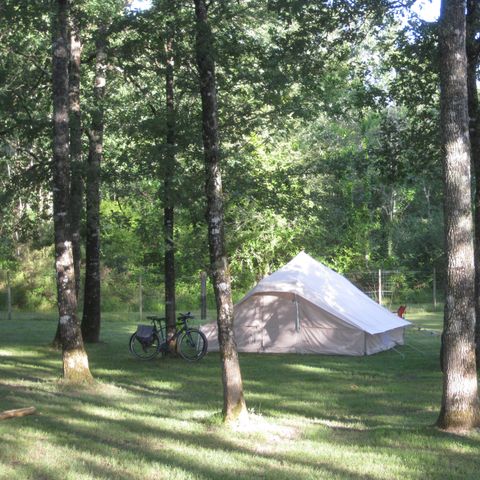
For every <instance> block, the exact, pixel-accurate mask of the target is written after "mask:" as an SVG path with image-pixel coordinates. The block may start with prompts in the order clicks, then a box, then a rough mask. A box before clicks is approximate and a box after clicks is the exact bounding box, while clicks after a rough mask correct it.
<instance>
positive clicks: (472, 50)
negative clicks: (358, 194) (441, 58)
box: [466, 0, 480, 370]
mask: <svg viewBox="0 0 480 480" xmlns="http://www.w3.org/2000/svg"><path fill="white" fill-rule="evenodd" d="M479 7H480V6H479V4H478V1H477V0H468V1H467V18H466V24H467V39H466V42H467V78H468V115H469V118H470V145H471V149H470V152H471V162H472V171H473V173H474V175H475V198H474V207H475V208H474V212H475V222H474V223H475V298H476V309H475V312H476V318H477V319H480V117H479V113H480V112H479V103H478V90H477V66H478V57H479V54H480V48H479V43H478V41H477V40H476V39H475V37H476V34H477V32H478V31H479V16H480V8H479ZM475 351H476V364H477V370H479V369H480V321H478V320H477V321H476V322H475Z"/></svg>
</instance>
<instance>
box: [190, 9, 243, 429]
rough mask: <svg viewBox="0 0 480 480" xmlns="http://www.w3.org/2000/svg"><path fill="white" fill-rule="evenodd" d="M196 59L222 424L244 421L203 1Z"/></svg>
mask: <svg viewBox="0 0 480 480" xmlns="http://www.w3.org/2000/svg"><path fill="white" fill-rule="evenodd" d="M195 13H196V19H197V22H196V25H197V33H196V35H197V38H196V56H197V65H198V72H199V77H200V92H201V97H202V127H203V145H204V152H205V173H206V195H207V220H208V243H209V249H210V268H211V275H212V283H213V288H214V292H215V301H216V304H217V323H218V340H219V345H220V358H221V361H222V380H223V415H224V420H225V421H226V422H231V421H235V420H238V419H241V418H246V417H247V409H246V405H245V399H244V396H243V384H242V375H241V372H240V364H239V360H238V353H237V346H236V344H235V338H234V333H233V303H232V292H231V283H230V272H229V266H228V259H227V254H226V251H225V234H224V221H223V192H222V175H221V171H220V164H219V163H220V158H219V153H220V143H219V138H218V118H217V116H218V113H217V95H216V87H215V64H214V60H213V56H212V52H213V37H212V31H211V28H210V25H209V23H208V15H207V6H206V3H205V0H195Z"/></svg>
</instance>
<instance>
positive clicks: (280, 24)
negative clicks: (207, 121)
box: [0, 0, 443, 310]
mask: <svg viewBox="0 0 480 480" xmlns="http://www.w3.org/2000/svg"><path fill="white" fill-rule="evenodd" d="M24 3H25V4H24V5H23V3H22V5H23V7H24V8H23V9H19V5H18V2H12V1H10V0H8V1H6V2H4V3H3V4H2V13H3V14H4V15H3V17H1V18H0V23H1V25H3V26H4V28H3V29H2V31H4V32H5V33H4V35H3V36H2V44H1V45H0V51H1V53H2V55H1V56H0V79H1V80H2V81H1V82H0V134H1V135H0V184H1V187H2V188H1V190H2V193H1V194H0V215H1V220H2V222H1V226H0V234H1V242H0V267H1V268H3V269H5V268H7V267H8V268H14V267H15V266H17V267H18V269H19V270H22V269H23V266H24V263H25V262H27V263H28V261H27V260H26V258H27V252H31V256H32V257H34V256H35V251H37V250H38V252H43V251H45V250H43V249H44V248H45V247H46V246H49V245H50V244H51V242H52V240H53V235H52V232H51V226H49V225H50V222H51V218H50V216H51V195H50V194H49V191H50V183H49V181H50V167H49V163H48V161H49V158H50V153H49V152H50V148H51V146H50V143H49V136H50V96H49V95H46V94H45V92H46V91H48V90H49V88H50V87H49V81H50V73H49V69H50V65H49V58H50V54H51V52H50V42H51V38H50V34H49V22H50V19H49V4H48V2H46V3H45V2H37V3H35V2H33V3H32V2H24ZM34 3H35V5H34ZM394 3H395V2H387V1H385V2H383V1H382V2H370V1H368V2H329V3H328V2H327V3H325V2H324V3H318V2H317V3H315V2H310V3H309V2H304V1H297V0H288V1H287V0H278V1H277V0H275V1H271V2H260V1H256V0H255V1H248V2H245V1H243V0H242V1H240V2H211V6H210V10H209V15H210V17H211V19H212V25H213V26H214V31H213V34H214V37H215V52H214V53H215V60H216V67H217V72H216V73H217V80H218V98H219V111H220V115H219V125H220V133H221V142H222V169H223V174H224V191H225V205H226V222H227V225H226V232H227V241H228V252H229V256H230V259H231V273H232V277H233V281H234V283H233V285H234V289H235V291H234V295H235V297H236V298H237V299H238V298H239V297H241V296H242V294H243V293H244V292H245V291H246V290H248V289H249V288H250V287H251V286H252V285H253V284H254V283H255V282H256V281H257V280H258V279H259V278H261V277H263V276H264V275H266V274H267V273H269V272H271V271H273V270H275V269H276V268H278V267H279V266H281V265H283V264H284V263H285V262H287V261H288V260H289V259H290V258H291V257H292V256H293V255H295V254H296V253H298V252H299V251H300V250H302V249H305V250H306V251H307V252H308V253H310V254H312V255H313V256H315V257H317V258H319V259H321V260H323V261H325V262H327V263H328V264H329V265H331V266H332V267H333V268H335V269H337V270H338V271H340V272H343V273H348V272H351V271H358V270H371V269H376V268H391V269H398V268H403V269H404V270H428V271H431V269H432V267H433V266H436V268H437V270H438V271H439V272H440V271H441V270H442V269H443V260H442V255H443V240H442V238H443V233H442V209H441V201H442V198H441V196H442V188H441V172H440V167H439V164H440V162H439V148H438V138H437V133H436V132H437V131H438V115H437V111H436V110H437V107H436V99H437V96H438V92H437V83H438V82H437V73H436V58H435V55H433V54H432V52H433V51H435V35H436V33H435V27H434V26H428V25H425V24H423V23H418V22H417V23H415V22H414V23H411V24H409V25H407V26H406V27H404V26H402V25H401V24H400V23H399V22H398V21H397V19H396V18H395V15H394V14H393V13H394V7H395V5H394ZM123 7H124V2H120V1H118V0H109V1H108V2H98V1H96V0H95V1H94V0H83V1H81V2H76V3H75V5H74V6H73V13H74V15H75V18H76V19H77V20H78V21H79V22H80V26H81V32H82V40H83V43H84V49H83V62H82V89H81V92H82V112H83V121H84V125H89V123H90V120H89V118H88V117H89V112H90V111H91V108H92V93H91V91H92V88H91V86H92V81H93V63H92V62H91V58H92V53H93V52H94V35H95V32H96V30H97V28H98V25H99V23H103V22H105V23H106V24H108V27H109V28H108V34H109V47H108V54H109V59H110V68H109V71H108V80H107V97H106V99H105V111H106V117H105V124H106V130H105V141H104V161H103V165H102V169H103V170H102V202H103V206H102V220H101V221H102V228H101V230H102V241H101V245H102V262H103V277H102V280H103V292H104V294H103V295H102V297H103V300H102V302H103V308H104V309H107V310H118V309H125V310H127V309H128V310H136V309H137V308H138V279H139V276H140V274H141V275H142V276H143V277H144V280H143V281H144V284H145V288H147V289H150V290H151V291H152V292H154V293H152V294H151V295H150V294H147V295H146V297H145V302H147V303H146V305H147V307H148V308H152V309H154V310H157V309H161V303H162V298H163V274H162V272H163V254H164V251H163V226H162V225H163V218H162V208H163V198H164V192H163V179H164V177H165V175H169V174H170V172H168V171H166V168H165V161H164V160H165V153H166V148H167V147H166V145H165V133H166V127H165V119H166V107H165V98H164V80H163V79H164V74H165V58H164V57H165V53H164V43H165V38H166V31H167V29H168V28H174V30H175V32H176V36H175V38H176V41H175V45H174V49H175V103H176V129H177V147H176V162H177V164H176V174H175V178H174V179H173V185H174V189H175V243H176V247H175V248H176V267H177V283H178V285H177V292H178V295H179V302H180V304H182V305H188V304H194V303H195V304H196V303H197V301H198V278H199V273H200V271H205V270H207V269H208V264H209V258H208V248H207V240H206V227H205V221H204V212H205V200H204V172H203V155H202V138H201V128H200V115H199V113H200V107H201V105H200V99H199V95H198V89H199V87H198V80H197V77H196V72H195V67H194V66H195V58H194V48H193V47H194V30H195V29H194V15H193V12H192V9H191V7H188V6H186V5H183V4H176V7H177V8H176V9H175V10H174V11H173V10H171V8H170V7H171V2H169V1H163V0H158V1H155V2H153V8H151V9H150V10H148V11H144V12H136V13H134V12H129V11H128V10H125V9H124V8H123ZM392 9H393V10H392ZM13 18H16V19H17V18H18V21H16V28H15V29H10V28H8V25H9V22H11V21H12V19H13ZM167 22H168V25H167ZM84 141H85V142H86V137H85V138H84ZM19 252H20V255H18V253H19ZM50 269H51V265H48V264H47V263H42V262H40V261H38V265H37V266H36V267H35V268H34V270H35V272H36V273H34V274H32V276H33V277H35V278H38V279H37V280H36V281H35V282H36V284H35V285H33V284H32V285H30V284H29V285H28V288H27V287H26V286H24V287H22V286H21V285H20V284H18V285H17V286H16V287H17V291H18V289H20V290H22V289H23V293H21V294H20V293H19V297H18V302H19V303H18V304H19V305H20V306H22V307H24V308H33V307H34V306H37V305H38V306H39V307H38V308H46V305H48V304H52V305H53V303H52V302H51V301H50V300H49V295H50V294H48V295H47V294H42V293H40V290H41V289H42V288H45V290H46V291H47V290H48V287H47V284H46V282H45V281H43V280H41V278H43V277H44V276H45V275H46V272H50ZM407 283H408V282H407ZM119 285H121V286H122V287H124V288H118V286H119ZM402 285H403V286H402V289H404V291H405V295H407V294H408V295H410V294H412V295H414V294H413V293H412V292H410V291H409V288H411V286H410V285H407V284H403V283H402ZM42 286H43V287H42ZM425 291H426V290H425ZM28 292H29V293H28ZM35 292H36V293H35ZM44 297H45V298H47V300H46V302H47V303H46V304H44V303H43V302H44V300H43V298H44ZM148 302H150V303H148ZM187 309H188V307H187Z"/></svg>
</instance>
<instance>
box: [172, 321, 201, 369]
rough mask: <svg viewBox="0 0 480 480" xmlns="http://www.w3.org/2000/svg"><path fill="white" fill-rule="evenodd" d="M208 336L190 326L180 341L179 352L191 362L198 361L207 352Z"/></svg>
mask: <svg viewBox="0 0 480 480" xmlns="http://www.w3.org/2000/svg"><path fill="white" fill-rule="evenodd" d="M207 348H208V342H207V337H206V336H205V335H204V334H203V333H202V332H201V331H200V330H197V329H196V328H189V329H188V330H186V331H185V332H184V333H183V334H182V335H181V337H180V340H179V341H178V346H177V351H178V353H179V354H180V355H181V356H182V357H183V358H184V359H185V360H188V361H189V362H196V361H197V360H200V359H201V358H203V356H204V355H205V354H206V353H207Z"/></svg>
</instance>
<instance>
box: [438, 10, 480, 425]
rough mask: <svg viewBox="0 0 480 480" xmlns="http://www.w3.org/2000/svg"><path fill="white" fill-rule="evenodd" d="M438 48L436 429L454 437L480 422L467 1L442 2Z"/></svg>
mask: <svg viewBox="0 0 480 480" xmlns="http://www.w3.org/2000/svg"><path fill="white" fill-rule="evenodd" d="M439 46H440V86H441V95H440V105H441V112H440V115H441V122H440V123H441V133H442V153H443V167H444V215H445V251H446V255H447V285H446V302H445V317H444V329H443V342H442V344H443V347H442V350H443V351H442V354H443V355H442V358H443V396H442V406H441V410H440V415H439V418H438V421H437V425H438V426H439V427H440V428H443V429H446V430H452V431H455V430H469V429H471V428H473V427H475V426H477V425H478V424H479V419H480V416H479V409H478V397H477V372H476V367H475V342H474V340H475V336H474V328H475V265H474V245H473V217H472V209H471V185H470V179H471V176H470V141H469V135H468V94H467V62H466V51H465V2H464V1H462V0H443V1H442V9H441V17H440V33H439Z"/></svg>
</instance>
